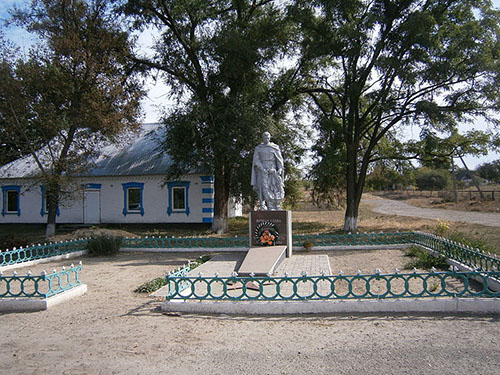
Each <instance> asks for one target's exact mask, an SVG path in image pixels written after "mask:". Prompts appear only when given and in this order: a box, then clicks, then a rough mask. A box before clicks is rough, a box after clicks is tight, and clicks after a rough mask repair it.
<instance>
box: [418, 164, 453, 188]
mask: <svg viewBox="0 0 500 375" xmlns="http://www.w3.org/2000/svg"><path fill="white" fill-rule="evenodd" d="M450 179H451V174H450V172H448V171H447V170H444V169H428V168H421V169H419V170H417V171H416V173H415V183H416V184H417V187H418V189H419V190H442V189H444V188H445V187H447V186H448V185H449V182H450Z"/></svg>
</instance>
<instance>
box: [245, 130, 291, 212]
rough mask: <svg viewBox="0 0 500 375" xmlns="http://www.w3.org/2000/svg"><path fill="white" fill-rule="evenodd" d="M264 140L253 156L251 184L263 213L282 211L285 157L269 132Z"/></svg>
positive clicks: (263, 137) (264, 135)
mask: <svg viewBox="0 0 500 375" xmlns="http://www.w3.org/2000/svg"><path fill="white" fill-rule="evenodd" d="M262 139H263V142H262V143H261V144H260V145H258V146H257V147H255V151H254V154H253V163H252V178H251V184H252V187H253V189H254V190H255V191H256V192H257V194H258V196H259V207H260V210H261V211H264V210H271V211H276V210H281V202H282V201H283V199H284V198H285V184H284V181H285V174H284V164H283V156H281V151H280V148H279V147H278V145H276V144H275V143H272V142H271V134H269V132H265V133H264V134H263V136H262Z"/></svg>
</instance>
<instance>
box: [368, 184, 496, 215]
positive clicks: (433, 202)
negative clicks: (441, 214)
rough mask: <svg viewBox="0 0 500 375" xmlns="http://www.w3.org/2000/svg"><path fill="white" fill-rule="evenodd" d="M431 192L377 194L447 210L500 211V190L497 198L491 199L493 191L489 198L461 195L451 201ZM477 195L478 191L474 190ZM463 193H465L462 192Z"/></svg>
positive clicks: (487, 195)
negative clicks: (470, 197) (454, 200)
mask: <svg viewBox="0 0 500 375" xmlns="http://www.w3.org/2000/svg"><path fill="white" fill-rule="evenodd" d="M429 193H430V192H421V193H420V194H422V195H421V196H419V195H418V192H415V193H411V194H408V193H406V192H399V191H394V192H383V193H376V194H375V195H377V196H380V197H383V198H387V199H395V200H404V201H405V202H406V203H408V204H411V205H413V206H417V207H422V208H441V209H446V210H458V211H473V212H497V213H498V212H500V199H499V198H500V190H498V188H497V190H496V191H495V195H494V197H495V200H494V201H493V200H491V196H490V194H491V192H490V193H489V194H485V196H486V198H487V200H485V201H481V200H479V199H477V197H475V196H474V197H473V198H474V199H467V198H468V197H467V196H466V195H465V196H461V197H460V198H459V200H458V201H457V202H453V201H450V199H447V198H440V197H438V196H437V194H438V192H433V194H434V196H432V195H429ZM474 194H475V195H477V192H474ZM462 195H463V194H462Z"/></svg>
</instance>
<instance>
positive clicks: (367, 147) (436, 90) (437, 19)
mask: <svg viewBox="0 0 500 375" xmlns="http://www.w3.org/2000/svg"><path fill="white" fill-rule="evenodd" d="M290 13H291V14H292V16H293V17H294V18H295V19H296V20H297V22H298V23H299V24H300V25H301V28H302V39H301V41H300V42H301V58H300V59H299V60H298V61H299V63H300V64H298V65H297V71H298V74H297V76H300V77H301V78H302V80H301V82H298V83H297V90H296V93H301V94H306V95H308V97H309V100H310V101H311V103H313V104H314V105H315V106H316V107H317V109H318V116H317V117H316V118H317V121H316V127H317V128H318V129H319V131H320V133H321V132H322V131H323V129H324V128H325V124H326V126H330V124H335V126H336V128H337V129H336V131H335V137H339V138H340V141H339V142H340V143H341V148H340V149H339V148H338V147H335V146H334V145H333V143H332V139H333V142H338V141H337V140H336V139H335V138H330V139H329V140H325V139H320V143H319V146H320V148H321V151H322V152H324V153H325V154H329V153H330V152H334V153H342V155H343V156H342V159H341V160H342V161H343V162H344V163H345V164H344V165H345V170H344V173H345V174H344V176H345V184H346V191H347V193H346V194H347V197H346V213H345V222H344V230H346V231H354V230H357V220H358V209H359V203H360V200H361V196H362V193H363V189H364V185H365V181H366V174H367V171H368V170H369V165H370V163H372V162H374V161H376V160H379V159H380V157H381V156H383V153H382V154H381V153H380V152H381V151H383V150H381V149H380V144H381V142H384V140H385V141H386V142H392V140H394V139H397V138H398V136H397V134H398V130H400V129H401V128H403V127H405V126H409V125H416V126H421V127H423V128H430V129H438V130H444V129H454V128H456V127H457V126H458V124H459V123H460V122H461V121H466V120H469V119H471V118H472V117H474V116H476V117H477V116H483V117H485V118H487V119H489V120H490V121H492V122H495V123H496V124H498V120H495V119H494V118H493V117H492V114H493V113H494V112H495V111H496V110H498V108H499V103H498V99H497V98H498V95H497V93H498V88H499V74H500V69H499V57H500V38H499V26H498V25H499V21H500V16H499V12H498V11H496V10H493V9H492V8H491V2H490V1H486V0H485V1H474V2H472V1H443V0H427V1H424V0H405V1H389V0H385V1H383V0H376V1H359V0H358V1H348V2H346V1H327V0H316V1H305V0H296V1H295V2H294V5H293V6H292V7H291V8H290ZM305 62H307V63H305ZM299 73H300V74H299ZM325 119H326V120H327V121H325ZM317 155H318V163H317V166H316V168H318V167H319V166H321V164H323V163H327V164H330V162H331V160H330V158H329V157H328V156H327V157H325V156H324V155H323V154H320V153H318V154H317ZM337 178H338V177H337V176H333V177H331V179H337Z"/></svg>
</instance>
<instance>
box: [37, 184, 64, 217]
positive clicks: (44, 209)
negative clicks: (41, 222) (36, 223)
mask: <svg viewBox="0 0 500 375" xmlns="http://www.w3.org/2000/svg"><path fill="white" fill-rule="evenodd" d="M40 190H41V191H42V208H41V209H40V215H41V216H42V217H43V216H44V215H47V213H48V212H49V211H48V209H47V192H46V191H45V187H44V186H40ZM60 214H61V211H60V210H59V203H58V204H57V208H56V215H57V216H59V215H60Z"/></svg>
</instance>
